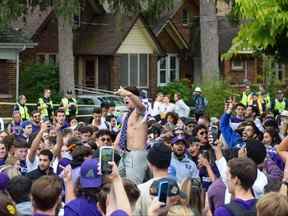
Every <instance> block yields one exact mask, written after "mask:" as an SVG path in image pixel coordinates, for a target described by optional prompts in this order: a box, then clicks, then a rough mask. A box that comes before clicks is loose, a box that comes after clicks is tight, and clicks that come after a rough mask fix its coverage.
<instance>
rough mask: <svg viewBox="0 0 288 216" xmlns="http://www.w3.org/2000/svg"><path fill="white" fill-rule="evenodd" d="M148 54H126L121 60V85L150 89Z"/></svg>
mask: <svg viewBox="0 0 288 216" xmlns="http://www.w3.org/2000/svg"><path fill="white" fill-rule="evenodd" d="M148 58H149V55H148V54H124V55H121V59H120V84H121V85H123V86H127V85H133V86H137V87H148V73H149V66H148V64H149V60H148Z"/></svg>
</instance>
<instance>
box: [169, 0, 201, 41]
mask: <svg viewBox="0 0 288 216" xmlns="http://www.w3.org/2000/svg"><path fill="white" fill-rule="evenodd" d="M195 1H196V0H185V2H184V4H183V5H182V6H181V7H180V8H179V10H178V11H177V12H176V13H175V15H174V17H173V18H172V22H173V23H174V24H175V26H176V27H177V29H178V31H179V32H181V34H182V35H183V37H184V38H185V40H186V41H187V42H188V43H189V42H190V39H191V37H192V36H193V32H191V31H190V29H189V25H188V26H183V25H182V11H183V9H185V10H187V11H188V12H190V14H192V17H193V16H196V17H198V16H199V6H198V3H195ZM196 20H197V19H196V18H191V16H190V23H191V24H192V23H193V22H195V21H196Z"/></svg>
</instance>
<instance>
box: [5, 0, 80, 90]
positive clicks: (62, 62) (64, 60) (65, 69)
mask: <svg viewBox="0 0 288 216" xmlns="http://www.w3.org/2000/svg"><path fill="white" fill-rule="evenodd" d="M36 7H40V9H41V10H45V9H46V8H47V7H53V10H54V11H55V12H56V14H57V17H58V38H59V43H58V44H59V51H58V54H59V68H60V73H59V81H60V91H61V92H65V91H67V90H68V89H72V90H73V89H74V83H75V81H74V58H73V32H72V20H73V16H74V15H78V14H79V12H80V0H54V1H50V0H26V1H25V0H2V1H0V26H2V27H3V26H5V25H7V24H9V22H10V21H13V20H15V19H17V18H18V17H21V16H22V17H25V16H23V15H25V14H26V13H27V12H29V11H30V10H34V9H35V8H36Z"/></svg>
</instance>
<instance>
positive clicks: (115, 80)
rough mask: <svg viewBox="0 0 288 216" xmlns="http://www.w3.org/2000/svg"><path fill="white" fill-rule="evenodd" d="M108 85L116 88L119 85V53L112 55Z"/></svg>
mask: <svg viewBox="0 0 288 216" xmlns="http://www.w3.org/2000/svg"><path fill="white" fill-rule="evenodd" d="M110 86H111V88H112V89H118V88H119V86H120V55H115V56H113V57H112V61H111V84H110Z"/></svg>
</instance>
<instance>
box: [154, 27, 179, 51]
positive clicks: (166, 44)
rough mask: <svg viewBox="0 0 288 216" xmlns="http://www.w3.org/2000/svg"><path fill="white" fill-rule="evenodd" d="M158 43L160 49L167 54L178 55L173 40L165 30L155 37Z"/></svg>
mask: <svg viewBox="0 0 288 216" xmlns="http://www.w3.org/2000/svg"><path fill="white" fill-rule="evenodd" d="M157 39H158V41H159V42H160V45H161V47H162V48H163V50H164V51H166V52H167V53H178V52H179V49H178V47H177V45H176V44H175V42H174V41H173V39H172V38H171V37H170V36H169V34H168V33H167V31H166V30H165V29H163V30H162V32H161V33H160V34H159V35H158V36H157Z"/></svg>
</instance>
